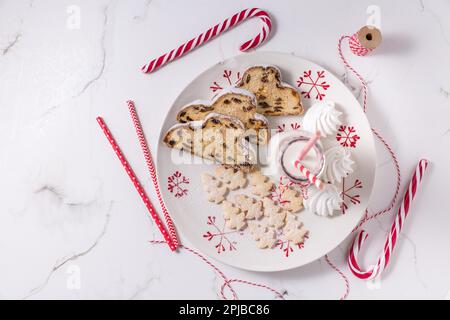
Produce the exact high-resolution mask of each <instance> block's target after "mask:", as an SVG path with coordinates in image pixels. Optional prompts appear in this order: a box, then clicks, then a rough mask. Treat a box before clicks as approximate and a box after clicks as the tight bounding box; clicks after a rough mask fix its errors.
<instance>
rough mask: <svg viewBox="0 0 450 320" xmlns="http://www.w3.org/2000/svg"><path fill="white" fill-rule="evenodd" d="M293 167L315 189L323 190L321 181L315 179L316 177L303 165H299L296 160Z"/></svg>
mask: <svg viewBox="0 0 450 320" xmlns="http://www.w3.org/2000/svg"><path fill="white" fill-rule="evenodd" d="M294 165H295V167H296V168H298V169H299V170H300V172H301V173H302V174H303V175H304V176H305V177H306V178H307V179H308V180H309V182H311V183H312V184H313V185H314V186H315V187H316V188H317V189H319V190H322V189H323V187H324V186H325V184H324V183H323V181H322V180H320V179H319V178H317V176H316V175H315V174H314V173H312V172H311V171H309V169H308V168H306V167H305V166H304V165H303V164H301V163H300V161H298V160H296V161H295V163H294Z"/></svg>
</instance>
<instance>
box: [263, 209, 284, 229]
mask: <svg viewBox="0 0 450 320" xmlns="http://www.w3.org/2000/svg"><path fill="white" fill-rule="evenodd" d="M285 219H286V211H284V210H281V211H280V212H277V213H274V214H272V215H270V216H269V220H268V222H267V223H268V225H269V226H272V227H274V228H276V229H280V228H282V227H283V226H284V225H285V224H286V221H285Z"/></svg>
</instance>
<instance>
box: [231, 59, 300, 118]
mask: <svg viewBox="0 0 450 320" xmlns="http://www.w3.org/2000/svg"><path fill="white" fill-rule="evenodd" d="M238 87H240V88H243V89H246V90H249V91H250V92H253V93H254V94H255V95H256V99H257V102H258V108H257V112H258V113H261V114H263V115H267V116H287V115H299V114H302V113H303V106H302V103H301V97H300V93H299V92H298V91H297V90H296V89H295V88H293V87H291V86H289V85H287V84H285V83H283V82H281V72H280V70H279V69H278V68H277V67H274V66H254V67H250V68H248V69H247V70H246V71H245V72H244V74H243V76H242V78H241V81H240V82H239V83H238Z"/></svg>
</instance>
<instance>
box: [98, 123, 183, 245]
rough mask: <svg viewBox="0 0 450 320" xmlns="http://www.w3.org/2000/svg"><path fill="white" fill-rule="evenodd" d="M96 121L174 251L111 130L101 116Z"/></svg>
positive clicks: (171, 242)
mask: <svg viewBox="0 0 450 320" xmlns="http://www.w3.org/2000/svg"><path fill="white" fill-rule="evenodd" d="M97 122H98V124H99V125H100V128H102V130H103V133H104V134H105V136H106V138H107V139H108V141H109V143H110V144H111V147H112V148H113V150H114V152H115V153H116V155H117V157H118V158H119V160H120V162H121V163H122V166H123V168H124V169H125V171H126V172H127V174H128V176H129V177H130V179H131V182H132V183H133V185H134V187H135V188H136V191H137V192H138V193H139V195H140V196H141V199H142V201H143V202H144V204H145V206H146V207H147V209H148V212H149V213H150V215H151V217H152V218H153V221H155V223H156V225H157V226H158V228H159V231H161V233H162V235H163V237H164V240H166V242H167V244H168V245H169V248H170V250H172V251H175V250H176V246H175V245H174V243H173V241H172V238H171V237H170V236H169V234H168V233H167V230H166V228H165V227H164V224H163V223H162V221H161V219H160V218H159V216H158V214H157V213H156V210H155V208H154V207H153V204H152V203H151V201H150V199H149V198H148V196H147V194H146V193H145V190H144V188H142V186H141V184H140V183H139V180H138V179H137V177H136V175H135V174H134V172H133V169H132V168H131V166H130V164H129V163H128V161H127V160H126V159H125V156H124V155H123V154H122V151H121V150H120V147H119V145H118V144H117V142H116V140H114V137H113V136H112V134H111V132H110V131H109V129H108V127H107V125H106V123H105V122H104V121H103V118H102V117H97Z"/></svg>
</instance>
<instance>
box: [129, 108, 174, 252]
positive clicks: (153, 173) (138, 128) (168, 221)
mask: <svg viewBox="0 0 450 320" xmlns="http://www.w3.org/2000/svg"><path fill="white" fill-rule="evenodd" d="M127 106H128V110H129V111H130V116H131V120H132V121H133V124H134V128H135V130H136V135H137V137H138V140H139V144H140V146H141V150H142V154H143V155H144V159H145V163H146V164H147V169H148V171H149V173H150V177H151V178H152V182H153V187H154V188H155V191H156V195H157V197H158V201H159V205H160V206H161V209H162V211H163V214H164V218H165V220H166V224H167V228H168V229H169V232H170V236H171V238H172V240H173V244H174V246H175V247H178V245H179V241H178V236H177V232H176V230H175V226H174V225H173V222H172V218H171V217H170V215H169V212H168V210H167V208H166V205H165V203H164V200H163V198H162V196H161V191H160V190H159V183H158V177H157V176H156V169H155V164H154V163H153V159H152V154H151V153H150V148H149V147H148V143H147V139H146V138H145V135H144V131H143V130H142V125H141V121H140V120H139V117H138V115H137V112H136V107H135V106H134V102H133V101H131V100H128V101H127Z"/></svg>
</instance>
